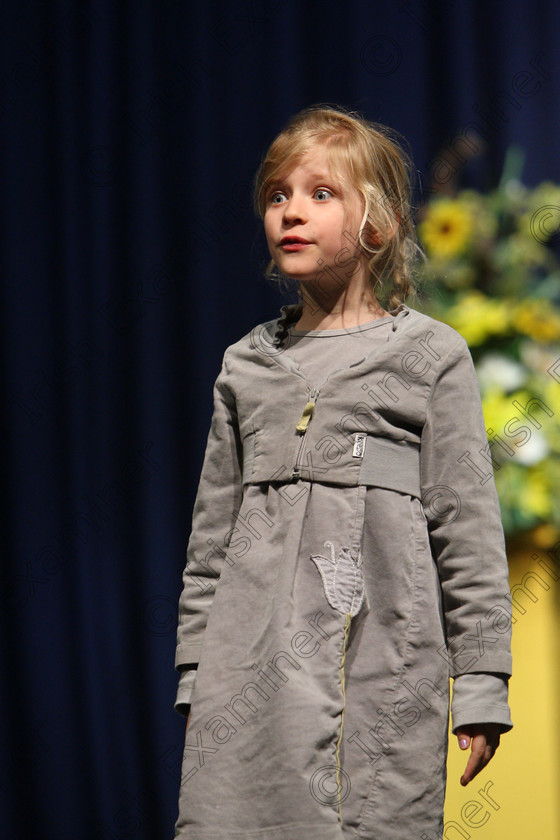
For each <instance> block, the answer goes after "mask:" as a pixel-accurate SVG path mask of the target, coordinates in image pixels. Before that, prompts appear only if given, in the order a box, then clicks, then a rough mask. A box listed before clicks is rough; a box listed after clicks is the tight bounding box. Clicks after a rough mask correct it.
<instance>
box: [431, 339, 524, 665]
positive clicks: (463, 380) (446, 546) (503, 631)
mask: <svg viewBox="0 0 560 840" xmlns="http://www.w3.org/2000/svg"><path fill="white" fill-rule="evenodd" d="M420 481H421V493H422V505H423V508H424V513H425V515H426V518H427V520H428V529H429V534H430V542H431V545H432V552H433V556H434V559H435V561H436V563H437V568H438V573H439V577H440V582H441V589H442V598H443V611H444V616H445V623H446V635H447V645H446V646H445V647H444V649H442V650H440V651H439V652H440V654H441V655H442V656H443V657H445V658H446V659H447V661H448V664H449V672H450V675H451V676H453V677H456V676H458V675H459V674H463V673H468V672H486V673H500V674H506V675H509V674H511V654H510V638H511V603H510V600H509V585H508V574H507V560H506V556H505V546H504V535H503V529H502V524H501V518H500V507H499V503H498V496H497V493H496V487H495V484H494V478H493V474H492V466H491V463H490V460H489V455H488V441H487V436H486V429H485V424H484V418H483V414H482V406H481V400H480V391H479V387H478V382H477V378H476V372H475V369H474V365H473V362H472V358H471V355H470V352H469V349H468V347H467V344H466V342H465V341H464V339H462V338H461V337H460V336H459V335H455V336H454V337H453V340H452V343H451V347H450V349H449V351H448V352H447V354H446V356H445V357H444V358H442V359H441V360H440V368H439V371H438V373H437V375H436V379H435V382H434V383H433V385H432V388H431V392H430V396H429V398H428V404H427V410H426V421H425V425H424V428H423V432H422V439H421V447H420Z"/></svg>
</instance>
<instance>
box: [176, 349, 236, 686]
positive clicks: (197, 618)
mask: <svg viewBox="0 0 560 840" xmlns="http://www.w3.org/2000/svg"><path fill="white" fill-rule="evenodd" d="M226 357H227V351H226V354H225V355H224V360H223V364H222V369H221V371H220V374H219V376H218V378H217V379H216V382H215V385H214V412H213V416H212V423H211V426H210V431H209V434H208V440H207V444H206V452H205V455H204V462H203V465H202V472H201V476H200V482H199V486H198V492H197V495H196V499H195V503H194V508H193V517H192V528H191V534H190V538H189V541H188V545H187V562H186V566H185V570H184V572H183V590H182V593H181V596H180V599H179V620H178V631H177V650H176V655H175V667H176V668H177V669H178V670H179V669H180V668H181V666H185V665H192V664H195V663H197V662H198V661H199V655H200V647H201V642H202V637H203V635H204V631H205V629H206V623H207V620H208V614H209V611H210V607H211V605H212V601H213V599H214V594H215V591H216V585H217V583H218V580H219V578H220V574H221V571H222V569H223V565H224V563H226V562H228V558H227V555H226V550H227V545H228V543H229V539H230V537H231V530H232V529H233V527H234V523H235V517H236V514H237V512H238V510H239V507H240V504H241V498H242V490H243V488H242V466H241V465H242V446H241V441H240V436H239V430H238V426H237V414H236V408H235V399H234V396H233V394H232V392H231V389H230V387H229V386H228V380H229V375H228V369H227V359H226Z"/></svg>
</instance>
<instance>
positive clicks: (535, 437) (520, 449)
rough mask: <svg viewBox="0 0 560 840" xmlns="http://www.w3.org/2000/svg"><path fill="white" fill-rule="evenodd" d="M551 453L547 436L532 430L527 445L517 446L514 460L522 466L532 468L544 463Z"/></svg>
mask: <svg viewBox="0 0 560 840" xmlns="http://www.w3.org/2000/svg"><path fill="white" fill-rule="evenodd" d="M549 451H550V447H549V445H548V443H547V441H546V438H545V436H544V435H543V434H541V433H540V432H536V431H535V430H534V429H531V437H530V438H529V439H528V440H526V441H525V443H523V444H521V445H519V444H517V447H516V452H515V455H514V456H513V459H514V461H518V462H519V463H520V464H524V465H525V466H526V467H530V466H532V465H533V464H538V463H539V461H542V459H543V458H545V457H546V456H547V455H548V453H549Z"/></svg>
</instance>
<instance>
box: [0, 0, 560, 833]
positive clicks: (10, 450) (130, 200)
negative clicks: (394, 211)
mask: <svg viewBox="0 0 560 840" xmlns="http://www.w3.org/2000/svg"><path fill="white" fill-rule="evenodd" d="M559 23H560V7H559V5H558V3H557V2H556V0H525V2H521V1H520V0H511V2H508V3H488V2H482V0H472V2H466V0H455V2H454V1H453V0H448V2H444V1H443V0H434V2H432V0H430V2H422V1H420V2H416V0H404V2H402V3H395V4H391V3H382V2H376V1H375V0H348V1H347V2H345V3H338V2H336V3H335V2H332V3H329V2H325V0H309V2H292V0H240V2H218V0H212V1H211V2H199V3H195V2H188V1H187V0H159V2H155V0H152V2H150V0H138V1H137V2H135V3H132V2H129V3H126V2H109V0H92V1H91V2H88V1H87V0H76V2H74V3H71V2H60V0H56V1H55V0H53V2H49V3H41V2H35V0H21V2H15V0H13V2H11V3H10V2H9V0H8V2H6V3H5V4H3V10H2V18H1V34H0V39H1V42H0V67H1V71H0V73H1V91H0V121H1V122H0V126H1V129H0V130H1V144H0V173H1V184H2V187H1V201H0V212H1V220H0V236H1V248H0V261H1V273H2V281H3V282H2V315H1V318H2V321H1V329H0V341H1V342H2V350H3V356H2V364H1V367H0V373H1V377H2V383H3V386H4V387H3V393H4V398H3V401H2V413H1V417H2V426H3V428H2V435H1V441H2V449H3V461H2V463H3V473H4V478H5V484H6V493H5V496H4V498H5V502H4V505H3V507H2V514H3V516H2V518H3V523H4V529H3V538H2V547H1V579H0V584H1V593H0V622H1V632H0V652H1V680H2V682H1V686H0V688H1V694H0V720H1V724H2V736H1V743H2V753H1V756H0V797H1V800H2V801H1V803H0V821H1V825H0V835H1V837H2V838H6V840H27V838H36V837H41V838H42V840H75V838H76V837H78V836H79V837H80V840H101V838H103V839H105V838H107V840H126V839H127V838H135V840H145V839H146V840H147V838H150V840H151V839H152V838H158V840H163V838H165V837H172V834H173V823H174V821H175V818H176V801H177V795H178V788H179V774H180V763H181V755H182V748H183V737H184V721H183V720H182V719H181V718H180V717H179V716H178V715H177V714H176V712H175V711H174V710H173V701H174V697H175V690H176V683H177V675H176V673H175V671H174V669H173V658H174V649H175V628H176V618H177V600H178V597H179V592H180V587H181V571H182V568H183V565H184V552H185V545H186V541H187V537H188V529H189V524H190V515H191V510H192V504H193V501H194V495H195V491H196V486H197V482H198V474H199V469H200V466H201V462H202V456H203V452H204V445H205V440H206V434H207V431H208V424H209V420H210V411H211V389H212V384H213V380H214V378H215V376H216V375H217V372H218V369H219V364H220V360H221V356H222V353H223V351H224V349H225V347H226V346H227V345H228V344H230V343H232V342H233V341H235V340H236V339H238V338H240V337H241V336H242V335H243V334H244V333H246V332H247V331H248V330H249V329H250V328H251V327H252V326H253V325H254V324H256V323H258V322H260V321H262V320H265V319H266V318H270V317H273V316H275V315H276V313H277V311H278V309H279V306H280V305H281V304H282V303H283V300H282V298H281V297H280V296H279V294H278V293H277V291H276V290H274V289H272V288H271V287H270V286H268V285H267V284H266V282H265V281H264V280H263V279H262V268H263V265H264V264H265V262H266V251H265V244H264V237H263V236H262V235H261V232H260V227H259V222H258V221H257V220H256V218H255V217H254V215H253V212H252V208H251V200H250V185H251V178H252V175H253V172H254V170H255V168H256V166H257V165H258V162H259V159H260V156H261V154H262V152H263V151H264V148H265V147H266V145H267V144H268V143H269V142H270V140H271V139H272V138H273V136H274V135H275V133H276V132H277V131H278V130H279V129H280V128H281V127H282V125H283V124H284V122H285V121H286V119H287V118H288V117H289V116H290V115H291V114H293V113H295V112H296V111H298V110H299V109H300V108H302V107H304V106H306V105H309V104H311V103H314V102H329V103H340V104H342V105H345V106H347V107H352V108H356V109H358V110H360V111H362V112H363V113H364V114H365V115H366V116H367V117H369V118H370V119H374V120H377V121H380V122H383V123H387V124H389V125H391V126H393V127H394V128H396V129H397V130H399V131H400V132H401V133H402V134H404V135H405V137H407V138H408V140H409V142H410V145H411V148H412V152H413V155H414V159H415V162H416V166H417V168H418V170H419V173H420V174H421V176H422V182H423V184H424V189H425V192H427V191H428V190H434V189H437V190H446V189H449V186H450V185H451V184H452V183H454V182H455V181H456V180H457V179H462V182H463V183H472V184H476V185H477V186H479V187H481V188H484V187H488V186H491V185H493V184H495V183H496V182H497V181H498V179H499V177H500V173H501V169H502V166H503V163H504V157H505V152H506V150H507V149H508V148H509V147H510V146H512V145H515V146H518V147H520V148H521V149H522V150H524V152H525V167H524V172H523V178H524V180H525V181H526V182H527V183H528V184H530V185H532V184H535V183H537V182H539V181H541V180H543V179H551V180H556V181H558V180H559V179H560V159H559V156H558V138H559V136H560V126H559V120H560V88H559V85H558V79H559V78H560V67H559V52H558V47H557V45H558V36H559V34H560V33H559Z"/></svg>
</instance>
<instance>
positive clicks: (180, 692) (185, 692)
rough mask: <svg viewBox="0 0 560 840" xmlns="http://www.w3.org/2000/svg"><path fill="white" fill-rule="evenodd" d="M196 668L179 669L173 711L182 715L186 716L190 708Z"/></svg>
mask: <svg viewBox="0 0 560 840" xmlns="http://www.w3.org/2000/svg"><path fill="white" fill-rule="evenodd" d="M195 677H196V668H193V669H189V670H183V671H181V676H180V678H179V685H178V687H177V697H176V699H175V711H177V712H178V713H179V714H180V715H182V716H183V717H187V715H188V713H189V710H190V702H191V694H192V690H193V688H194V681H195Z"/></svg>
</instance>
